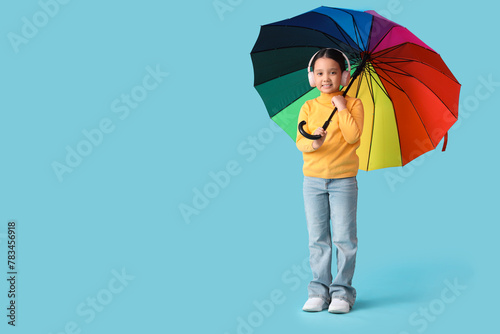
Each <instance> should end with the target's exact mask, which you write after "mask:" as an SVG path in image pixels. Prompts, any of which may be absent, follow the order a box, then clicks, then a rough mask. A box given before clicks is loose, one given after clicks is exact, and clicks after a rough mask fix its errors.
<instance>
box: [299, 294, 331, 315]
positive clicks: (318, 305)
mask: <svg viewBox="0 0 500 334" xmlns="http://www.w3.org/2000/svg"><path fill="white" fill-rule="evenodd" d="M327 308H328V304H327V303H325V301H324V300H323V299H321V298H319V297H312V298H309V299H308V300H307V301H306V303H305V304H304V306H303V307H302V310H304V311H307V312H319V311H323V310H325V309H327Z"/></svg>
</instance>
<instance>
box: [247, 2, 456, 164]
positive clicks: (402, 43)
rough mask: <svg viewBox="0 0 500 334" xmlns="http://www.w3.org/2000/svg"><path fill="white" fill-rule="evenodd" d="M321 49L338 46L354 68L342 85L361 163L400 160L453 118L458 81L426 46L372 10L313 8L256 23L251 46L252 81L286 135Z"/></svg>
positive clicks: (425, 146)
mask: <svg viewBox="0 0 500 334" xmlns="http://www.w3.org/2000/svg"><path fill="white" fill-rule="evenodd" d="M321 48H336V49H339V50H341V51H342V52H344V53H345V54H346V55H347V57H348V58H349V60H350V62H351V68H352V72H353V73H354V72H355V71H356V69H357V67H358V66H359V67H360V68H359V69H358V71H359V73H360V74H359V75H358V76H357V77H356V78H355V79H354V82H353V83H352V85H351V87H350V90H349V92H348V95H349V96H354V97H358V98H360V99H361V100H362V102H363V105H364V110H365V116H364V120H365V121H364V122H365V123H364V129H363V134H362V137H361V144H360V147H359V148H358V150H357V154H358V156H359V162H360V169H362V170H374V169H380V168H385V167H395V166H404V165H405V164H407V163H409V162H410V161H412V160H413V159H415V158H417V157H418V156H420V155H421V154H423V153H425V152H427V151H429V150H432V149H434V148H435V147H436V146H437V145H438V144H439V142H440V141H441V139H442V138H443V137H444V136H445V134H446V133H447V131H448V130H449V128H450V127H451V126H452V125H453V124H454V123H455V121H456V120H457V118H458V98H459V94H460V84H459V83H458V81H457V80H456V79H455V77H454V76H453V74H452V73H451V71H450V70H449V69H448V67H447V66H446V64H445V63H444V62H443V60H442V59H441V57H440V56H439V54H438V53H436V52H435V51H434V50H433V49H432V48H430V47H429V46H428V45H426V44H425V43H424V42H422V41H421V40H420V39H418V38H417V37H416V36H415V35H414V34H412V33H411V32H410V31H408V30H407V29H406V28H404V27H402V26H400V25H399V24H396V23H394V22H392V21H390V20H387V19H386V18H384V17H382V16H380V15H378V14H377V13H376V12H374V11H366V12H361V11H355V10H349V9H342V8H330V7H319V8H316V9H314V10H312V11H310V12H307V13H304V14H301V15H298V16H296V17H293V18H290V19H287V20H283V21H279V22H276V23H272V24H267V25H264V26H262V27H261V30H260V34H259V37H258V39H257V42H256V43H255V46H254V48H253V50H252V52H251V58H252V62H253V67H254V76H255V82H254V86H255V88H256V89H257V91H258V92H259V94H260V96H261V97H262V99H263V101H264V104H265V105H266V108H267V111H268V113H269V116H270V117H271V118H272V119H273V120H274V121H275V122H276V123H277V124H278V125H279V126H280V127H281V128H283V130H285V131H286V133H288V134H289V135H290V137H291V138H292V139H293V140H295V138H296V135H297V122H298V115H299V111H300V108H301V106H302V105H303V104H304V102H305V101H307V100H310V99H313V98H315V97H317V96H319V94H320V92H319V91H318V90H317V89H316V88H311V86H310V85H309V83H308V79H307V65H308V62H309V60H310V58H311V56H312V55H313V54H314V53H315V52H316V51H318V50H319V49H321ZM363 60H364V61H363ZM361 66H362V68H361Z"/></svg>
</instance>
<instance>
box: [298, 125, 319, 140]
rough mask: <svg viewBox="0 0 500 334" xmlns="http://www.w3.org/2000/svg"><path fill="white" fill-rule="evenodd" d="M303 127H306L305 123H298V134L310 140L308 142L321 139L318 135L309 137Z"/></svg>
mask: <svg viewBox="0 0 500 334" xmlns="http://www.w3.org/2000/svg"><path fill="white" fill-rule="evenodd" d="M304 125H306V121H302V122H300V123H299V132H300V134H301V135H303V136H304V137H306V138H307V139H310V140H316V139H320V138H321V136H320V135H311V134H309V133H307V132H306V130H304Z"/></svg>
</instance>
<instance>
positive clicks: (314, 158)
mask: <svg viewBox="0 0 500 334" xmlns="http://www.w3.org/2000/svg"><path fill="white" fill-rule="evenodd" d="M341 94H342V92H335V93H331V94H325V93H321V95H320V96H319V97H317V98H315V99H313V100H309V101H306V102H305V103H304V105H303V106H302V108H301V109H300V114H299V121H298V123H300V122H301V121H303V120H304V121H306V122H307V124H306V125H304V130H306V132H308V133H311V134H312V133H313V132H314V131H315V130H316V129H317V128H319V127H322V126H323V124H324V123H325V121H326V120H327V119H328V117H329V116H330V114H331V112H332V111H333V108H334V107H333V105H332V102H331V100H332V97H333V96H335V95H341ZM345 99H346V102H347V103H346V107H347V108H346V109H343V110H337V112H336V113H335V115H334V116H333V118H332V120H331V121H330V125H329V126H328V128H327V130H326V131H327V135H326V139H325V142H324V143H323V145H322V146H321V147H320V148H318V149H317V150H315V149H313V147H312V143H313V141H312V140H310V139H307V138H305V137H304V136H302V135H301V134H300V132H299V131H298V130H297V140H296V143H297V148H298V149H299V150H300V151H302V152H303V158H304V167H303V172H304V175H305V176H312V177H320V178H324V179H339V178H345V177H352V176H356V175H357V174H358V168H359V158H358V156H357V154H356V149H357V148H358V147H359V144H360V138H361V133H362V131H363V116H364V113H363V103H362V102H361V100H360V99H357V98H353V97H350V96H346V97H345Z"/></svg>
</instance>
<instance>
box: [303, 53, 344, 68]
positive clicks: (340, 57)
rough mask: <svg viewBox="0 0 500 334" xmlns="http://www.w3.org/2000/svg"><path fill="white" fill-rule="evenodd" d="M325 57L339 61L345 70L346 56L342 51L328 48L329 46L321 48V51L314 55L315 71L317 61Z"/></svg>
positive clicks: (312, 65) (312, 64) (312, 63)
mask: <svg viewBox="0 0 500 334" xmlns="http://www.w3.org/2000/svg"><path fill="white" fill-rule="evenodd" d="M323 57H325V58H330V59H333V60H335V61H336V62H337V63H339V65H340V70H341V71H342V72H344V71H345V69H346V64H345V58H344V56H343V55H342V53H340V52H339V51H338V50H335V49H328V48H325V49H321V50H319V52H318V53H317V54H316V55H315V56H314V58H313V60H312V62H311V67H312V70H313V71H314V64H315V63H316V60H318V59H319V58H323Z"/></svg>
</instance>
